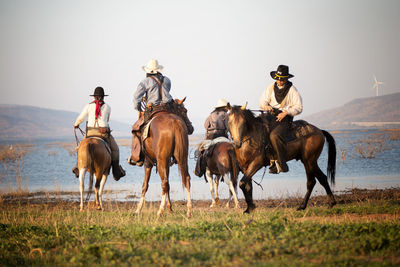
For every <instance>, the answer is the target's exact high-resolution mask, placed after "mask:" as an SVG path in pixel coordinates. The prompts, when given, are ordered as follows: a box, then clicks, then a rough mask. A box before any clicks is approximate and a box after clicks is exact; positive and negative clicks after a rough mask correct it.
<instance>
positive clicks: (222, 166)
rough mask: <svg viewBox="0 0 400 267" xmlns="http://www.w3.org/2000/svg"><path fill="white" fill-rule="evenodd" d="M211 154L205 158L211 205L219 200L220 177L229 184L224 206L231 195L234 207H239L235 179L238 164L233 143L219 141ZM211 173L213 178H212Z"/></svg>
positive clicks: (236, 179)
mask: <svg viewBox="0 0 400 267" xmlns="http://www.w3.org/2000/svg"><path fill="white" fill-rule="evenodd" d="M209 149H212V154H211V156H210V157H207V159H206V165H207V167H206V177H207V180H208V183H209V185H210V192H211V206H210V207H214V206H215V205H216V204H217V202H219V197H218V183H219V180H220V179H221V177H223V178H224V181H225V183H226V184H228V186H229V199H228V203H227V204H226V207H229V202H230V200H231V198H232V197H233V200H234V202H235V208H239V201H238V199H237V181H238V176H239V164H238V162H237V160H236V155H235V150H234V148H233V145H232V144H231V143H228V142H220V143H217V144H215V145H214V148H211V147H210V148H209ZM213 175H215V178H214V179H213Z"/></svg>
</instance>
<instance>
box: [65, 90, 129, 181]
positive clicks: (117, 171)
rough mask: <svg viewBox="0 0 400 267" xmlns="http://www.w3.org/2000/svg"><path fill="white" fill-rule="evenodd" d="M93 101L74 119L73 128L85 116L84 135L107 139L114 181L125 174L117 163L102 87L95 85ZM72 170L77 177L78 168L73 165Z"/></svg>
mask: <svg viewBox="0 0 400 267" xmlns="http://www.w3.org/2000/svg"><path fill="white" fill-rule="evenodd" d="M90 96H93V97H94V101H93V102H90V103H89V104H87V105H86V106H85V107H84V108H83V110H82V112H81V114H80V115H79V116H78V118H77V119H76V121H75V124H74V128H78V127H79V124H81V123H82V122H83V121H84V120H85V118H86V117H87V118H88V120H87V129H86V137H91V136H96V137H101V138H103V139H104V140H106V141H107V143H108V144H109V145H110V148H111V162H112V171H113V176H114V179H115V180H116V181H118V180H119V179H120V178H121V177H124V176H125V174H126V173H125V170H124V169H123V168H122V166H121V165H119V148H118V145H117V143H116V142H115V139H114V137H113V136H112V135H111V131H110V127H109V126H108V121H109V120H110V114H111V107H110V106H109V105H107V104H106V103H105V102H104V97H105V96H108V95H105V94H104V89H103V88H102V87H96V89H95V90H94V93H93V95H90ZM72 172H73V173H74V174H75V176H76V177H79V170H78V168H77V167H76V166H75V167H74V168H73V169H72Z"/></svg>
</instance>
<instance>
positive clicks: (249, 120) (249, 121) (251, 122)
mask: <svg viewBox="0 0 400 267" xmlns="http://www.w3.org/2000/svg"><path fill="white" fill-rule="evenodd" d="M232 113H234V114H242V115H243V116H244V119H245V121H246V127H247V129H249V130H251V129H252V128H254V126H255V125H258V124H262V123H263V122H262V119H261V118H260V117H256V116H255V115H254V113H253V112H252V111H251V110H249V109H244V110H243V109H241V106H233V107H232Z"/></svg>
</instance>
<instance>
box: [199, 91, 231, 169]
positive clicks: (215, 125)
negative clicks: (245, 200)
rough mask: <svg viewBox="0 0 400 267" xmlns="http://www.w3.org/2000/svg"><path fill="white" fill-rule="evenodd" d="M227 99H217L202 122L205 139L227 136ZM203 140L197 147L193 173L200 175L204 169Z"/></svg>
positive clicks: (204, 152) (204, 151)
mask: <svg viewBox="0 0 400 267" xmlns="http://www.w3.org/2000/svg"><path fill="white" fill-rule="evenodd" d="M227 106H228V101H226V100H225V99H223V98H221V99H219V100H218V102H217V105H216V106H215V107H214V110H213V112H211V114H210V115H209V116H208V117H207V119H206V121H205V122H204V128H205V129H206V131H207V132H206V140H213V139H215V138H218V137H226V138H228V108H227ZM205 142H207V141H204V142H203V143H202V145H201V146H200V147H199V156H198V158H197V163H196V168H195V171H194V173H195V174H196V175H197V176H199V177H201V176H203V174H204V173H205V170H206V162H205V159H206V155H205V154H207V152H206V151H207V149H206V148H204V143H205Z"/></svg>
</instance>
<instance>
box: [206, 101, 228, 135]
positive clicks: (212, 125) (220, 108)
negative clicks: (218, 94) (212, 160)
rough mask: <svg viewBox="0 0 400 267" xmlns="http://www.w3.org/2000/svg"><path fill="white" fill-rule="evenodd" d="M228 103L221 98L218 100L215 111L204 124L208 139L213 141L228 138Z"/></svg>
mask: <svg viewBox="0 0 400 267" xmlns="http://www.w3.org/2000/svg"><path fill="white" fill-rule="evenodd" d="M227 105H228V101H226V100H225V99H223V98H221V99H219V100H218V102H217V105H216V106H215V108H214V111H213V112H211V114H210V115H209V116H208V117H207V119H206V121H205V122H204V128H206V131H207V133H206V139H209V140H212V139H215V138H217V137H220V136H224V137H228V109H227Z"/></svg>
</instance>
